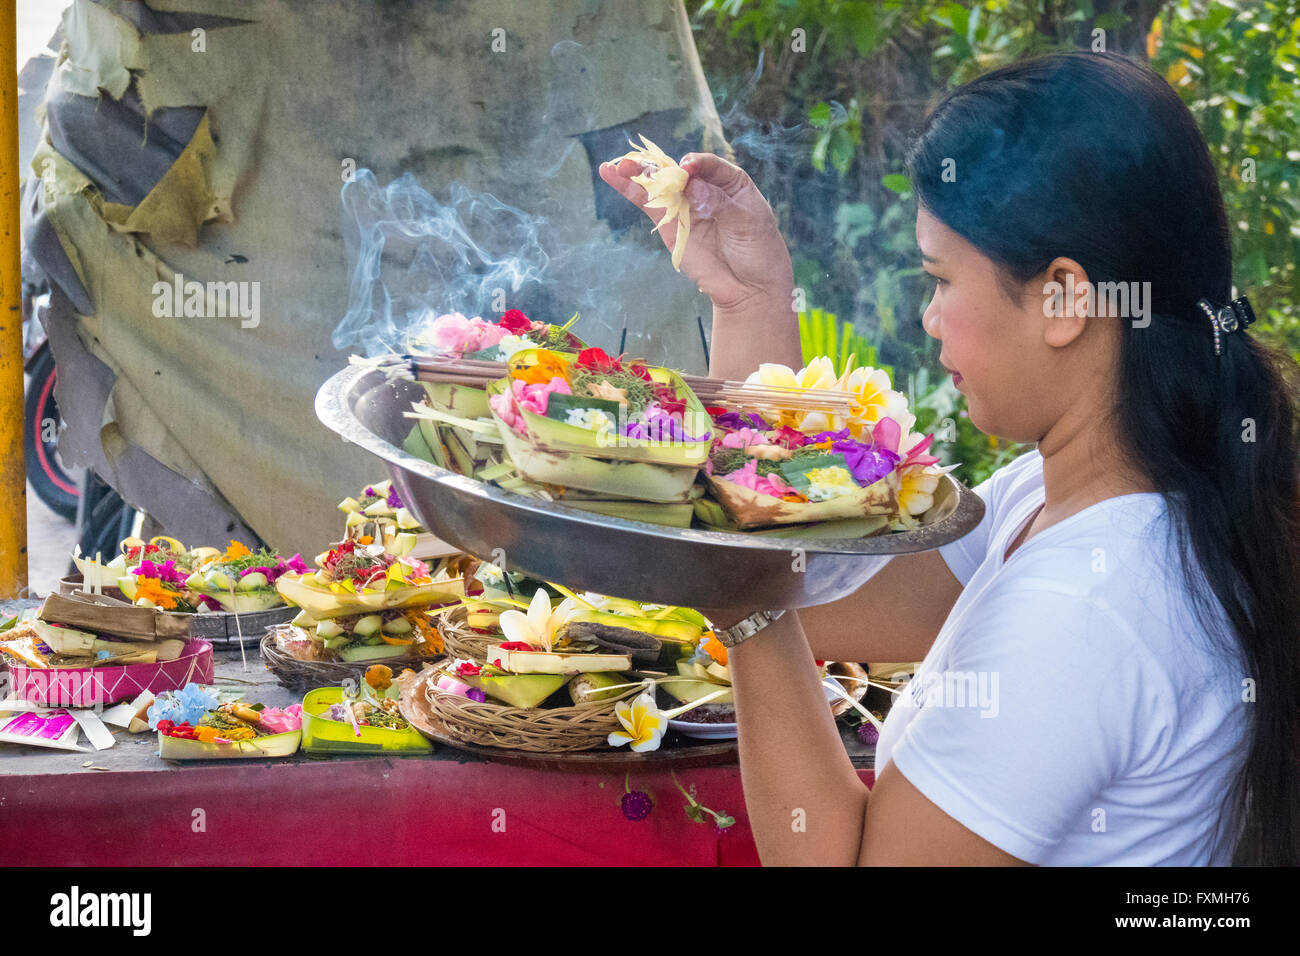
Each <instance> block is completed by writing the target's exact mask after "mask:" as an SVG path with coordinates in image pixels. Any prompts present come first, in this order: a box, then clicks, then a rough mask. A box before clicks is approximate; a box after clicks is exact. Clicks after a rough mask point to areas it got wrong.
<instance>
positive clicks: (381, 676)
mask: <svg viewBox="0 0 1300 956" xmlns="http://www.w3.org/2000/svg"><path fill="white" fill-rule="evenodd" d="M366 683H367V684H369V685H370V686H371V687H373V688H374V689H375V690H388V688H389V687H391V686H392V685H393V669H392V668H391V667H389V666H388V665H387V664H372V665H370V667H369V668H367V670H366Z"/></svg>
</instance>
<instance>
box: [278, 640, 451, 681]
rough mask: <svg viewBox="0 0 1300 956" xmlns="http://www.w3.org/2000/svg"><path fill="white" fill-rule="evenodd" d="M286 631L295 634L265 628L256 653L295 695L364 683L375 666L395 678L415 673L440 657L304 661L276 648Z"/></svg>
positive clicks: (404, 656) (403, 656) (439, 655)
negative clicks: (402, 673) (405, 672)
mask: <svg viewBox="0 0 1300 956" xmlns="http://www.w3.org/2000/svg"><path fill="white" fill-rule="evenodd" d="M285 630H295V628H294V627H293V625H292V624H277V625H274V626H272V627H268V628H267V629H266V634H265V635H264V636H263V637H262V639H261V644H260V645H259V649H260V650H261V653H262V660H263V662H264V663H265V664H266V669H267V670H269V671H270V672H271V673H272V674H274V675H275V679H276V680H277V681H278V682H279V683H280V685H281V686H283V687H287V688H288V689H289V690H292V691H297V692H298V693H305V692H306V691H309V690H314V689H316V688H318V687H330V686H333V685H335V684H343V683H344V682H345V681H352V682H353V683H360V682H361V681H362V680H364V679H365V676H366V671H368V670H369V669H370V668H371V667H372V666H374V665H375V664H383V665H384V666H386V667H389V668H391V669H392V671H393V673H395V674H396V673H398V672H400V671H401V670H402V669H403V668H411V669H412V670H414V669H415V668H417V667H419V666H420V665H421V664H425V663H428V662H430V661H435V660H437V659H438V658H439V657H441V656H442V655H441V654H438V655H427V656H422V657H412V656H409V655H401V654H395V656H393V657H378V658H375V659H373V660H366V661H305V660H301V659H300V658H297V657H294V656H292V655H291V654H287V653H285V652H284V651H283V650H281V649H280V648H279V647H277V646H276V637H277V636H278V635H279V634H280V633H281V632H282V631H285ZM395 650H396V649H395Z"/></svg>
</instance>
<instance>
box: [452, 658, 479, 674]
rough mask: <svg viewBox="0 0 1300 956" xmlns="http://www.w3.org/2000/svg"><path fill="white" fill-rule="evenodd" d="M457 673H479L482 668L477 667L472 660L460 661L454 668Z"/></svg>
mask: <svg viewBox="0 0 1300 956" xmlns="http://www.w3.org/2000/svg"><path fill="white" fill-rule="evenodd" d="M456 673H457V674H481V673H483V668H481V667H479V666H478V665H477V664H475V663H474V662H473V661H461V662H460V666H459V667H457V668H456Z"/></svg>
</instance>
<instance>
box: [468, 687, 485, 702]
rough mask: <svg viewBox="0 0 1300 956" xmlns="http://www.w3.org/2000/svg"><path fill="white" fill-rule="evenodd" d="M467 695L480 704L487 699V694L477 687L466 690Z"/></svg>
mask: <svg viewBox="0 0 1300 956" xmlns="http://www.w3.org/2000/svg"><path fill="white" fill-rule="evenodd" d="M465 696H466V697H468V698H469V699H470V700H472V701H474V702H475V703H479V704H481V703H483V702H484V701H486V700H487V694H485V693H483V692H482V691H481V690H479V689H478V688H477V687H471V688H470V689H469V690H468V691H466V693H465Z"/></svg>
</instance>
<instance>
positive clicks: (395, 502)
mask: <svg viewBox="0 0 1300 956" xmlns="http://www.w3.org/2000/svg"><path fill="white" fill-rule="evenodd" d="M384 504H386V505H388V507H390V508H400V507H402V499H401V497H400V496H399V495H398V494H397V489H396V488H389V489H388V498H387V499H386V500H385V501H384Z"/></svg>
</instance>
